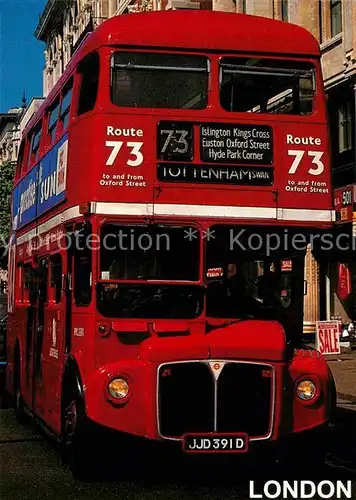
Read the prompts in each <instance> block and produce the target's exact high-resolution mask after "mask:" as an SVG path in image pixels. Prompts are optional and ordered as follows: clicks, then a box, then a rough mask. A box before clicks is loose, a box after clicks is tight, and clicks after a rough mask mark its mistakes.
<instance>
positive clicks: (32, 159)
mask: <svg viewBox="0 0 356 500" xmlns="http://www.w3.org/2000/svg"><path fill="white" fill-rule="evenodd" d="M41 135H42V122H41V123H40V124H39V125H38V126H37V127H36V128H35V130H34V132H33V135H32V139H31V150H30V154H29V166H30V165H33V164H34V163H36V162H37V160H38V158H39V154H40V141H41Z"/></svg>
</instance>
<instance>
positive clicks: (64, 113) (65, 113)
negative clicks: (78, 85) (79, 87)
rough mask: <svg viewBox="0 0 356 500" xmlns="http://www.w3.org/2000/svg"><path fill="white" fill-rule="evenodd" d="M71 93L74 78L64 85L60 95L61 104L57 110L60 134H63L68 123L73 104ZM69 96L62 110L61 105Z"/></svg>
mask: <svg viewBox="0 0 356 500" xmlns="http://www.w3.org/2000/svg"><path fill="white" fill-rule="evenodd" d="M73 92H74V77H73V76H71V77H70V78H69V80H68V82H67V83H66V84H65V85H64V87H63V90H62V95H61V104H60V109H59V122H60V123H61V126H62V132H65V131H66V130H67V129H68V127H69V123H70V117H71V110H72V104H73ZM69 94H70V100H69V104H68V105H67V107H66V108H65V109H63V103H64V102H65V98H66V97H67V96H68V95H69ZM66 120H67V121H66Z"/></svg>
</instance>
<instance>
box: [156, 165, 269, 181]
mask: <svg viewBox="0 0 356 500" xmlns="http://www.w3.org/2000/svg"><path fill="white" fill-rule="evenodd" d="M157 177H158V180H160V181H166V182H188V183H202V184H233V185H240V186H271V185H272V184H273V180H274V171H273V167H240V166H233V165H189V164H177V163H175V164H169V163H159V164H158V166H157Z"/></svg>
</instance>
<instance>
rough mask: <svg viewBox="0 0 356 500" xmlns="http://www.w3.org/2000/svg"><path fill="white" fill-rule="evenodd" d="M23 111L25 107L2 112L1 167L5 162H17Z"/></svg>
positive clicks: (0, 127) (0, 128) (0, 124)
mask: <svg viewBox="0 0 356 500" xmlns="http://www.w3.org/2000/svg"><path fill="white" fill-rule="evenodd" d="M23 111H24V109H23V108H11V109H9V111H8V112H7V113H1V114H0V168H1V165H2V164H3V163H5V162H8V161H9V162H12V163H15V162H16V159H17V154H18V150H19V145H20V119H21V116H22V114H23Z"/></svg>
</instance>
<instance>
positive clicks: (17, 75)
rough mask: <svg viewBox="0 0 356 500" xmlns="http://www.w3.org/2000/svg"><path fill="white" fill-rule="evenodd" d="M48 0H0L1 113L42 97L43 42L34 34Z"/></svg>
mask: <svg viewBox="0 0 356 500" xmlns="http://www.w3.org/2000/svg"><path fill="white" fill-rule="evenodd" d="M46 3H47V0H0V113H6V112H7V111H8V110H9V108H12V107H19V106H21V99H22V94H23V92H24V91H25V94H26V98H27V102H30V100H31V98H32V97H41V96H42V75H43V67H44V55H43V52H44V50H45V44H44V43H43V42H40V41H39V40H37V39H36V38H35V36H34V32H35V29H36V27H37V25H38V20H39V15H40V13H41V12H43V9H44V6H45V5H46Z"/></svg>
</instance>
